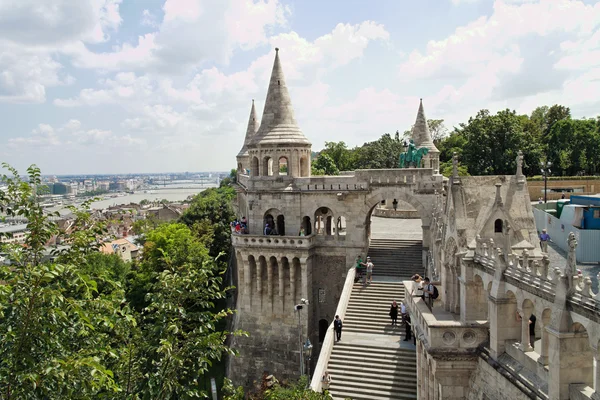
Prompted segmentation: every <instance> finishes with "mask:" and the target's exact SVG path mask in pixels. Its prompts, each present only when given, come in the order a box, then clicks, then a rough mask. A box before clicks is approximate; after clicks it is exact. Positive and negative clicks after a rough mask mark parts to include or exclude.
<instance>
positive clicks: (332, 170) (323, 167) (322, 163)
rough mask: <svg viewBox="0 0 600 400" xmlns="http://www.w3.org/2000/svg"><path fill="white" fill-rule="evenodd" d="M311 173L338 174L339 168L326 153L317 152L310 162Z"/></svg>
mask: <svg viewBox="0 0 600 400" xmlns="http://www.w3.org/2000/svg"><path fill="white" fill-rule="evenodd" d="M311 168H312V171H311V173H312V175H339V174H340V170H339V169H338V167H337V165H335V162H334V161H333V159H332V158H331V157H330V156H329V155H327V154H319V156H318V157H317V159H316V160H314V161H313V162H312V163H311Z"/></svg>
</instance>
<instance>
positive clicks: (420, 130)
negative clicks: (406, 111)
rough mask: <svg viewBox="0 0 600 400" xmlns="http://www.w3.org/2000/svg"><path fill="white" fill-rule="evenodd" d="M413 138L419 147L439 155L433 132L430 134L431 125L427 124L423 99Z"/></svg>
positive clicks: (413, 130)
mask: <svg viewBox="0 0 600 400" xmlns="http://www.w3.org/2000/svg"><path fill="white" fill-rule="evenodd" d="M412 138H413V140H414V141H415V145H417V147H427V148H428V149H429V151H433V152H438V153H439V150H438V149H437V148H436V147H435V145H434V144H433V140H432V139H431V132H429V125H428V124H427V118H425V109H424V108H423V99H421V103H420V104H419V111H418V112H417V120H416V121H415V125H414V126H413V129H412Z"/></svg>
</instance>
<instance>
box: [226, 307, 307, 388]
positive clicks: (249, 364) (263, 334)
mask: <svg viewBox="0 0 600 400" xmlns="http://www.w3.org/2000/svg"><path fill="white" fill-rule="evenodd" d="M238 313H239V315H238V321H237V324H236V329H241V330H244V331H246V332H249V333H250V336H249V337H242V336H240V337H236V338H234V340H233V343H232V348H234V349H236V350H238V351H239V355H238V356H236V357H232V358H231V363H230V366H229V378H230V379H231V380H232V381H233V382H234V383H235V384H236V385H242V386H244V387H245V388H250V387H252V386H253V381H259V380H260V378H261V376H262V374H263V372H265V371H266V372H268V373H269V374H274V375H275V376H277V379H280V380H281V379H297V378H298V376H299V375H300V359H299V356H298V352H299V330H298V319H297V318H298V317H297V314H296V313H295V312H294V310H293V309H292V310H290V318H288V319H287V320H285V321H280V320H275V319H271V318H268V317H260V318H257V317H256V314H252V313H249V312H245V311H244V310H239V309H238ZM294 317H295V319H294ZM302 325H303V328H302V329H303V332H304V334H306V314H304V315H302Z"/></svg>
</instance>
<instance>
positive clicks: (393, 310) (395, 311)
mask: <svg viewBox="0 0 600 400" xmlns="http://www.w3.org/2000/svg"><path fill="white" fill-rule="evenodd" d="M390 318H391V319H392V325H398V304H396V300H394V301H393V302H392V305H391V307H390Z"/></svg>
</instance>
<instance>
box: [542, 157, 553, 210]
mask: <svg viewBox="0 0 600 400" xmlns="http://www.w3.org/2000/svg"><path fill="white" fill-rule="evenodd" d="M551 166H552V163H551V162H550V161H546V162H543V161H540V167H541V169H540V171H542V176H543V177H544V204H545V203H547V202H548V175H550V174H551V173H552V171H550V167H551Z"/></svg>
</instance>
